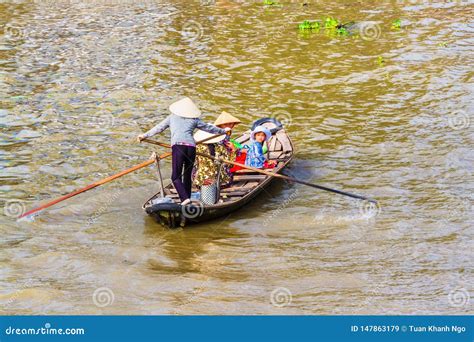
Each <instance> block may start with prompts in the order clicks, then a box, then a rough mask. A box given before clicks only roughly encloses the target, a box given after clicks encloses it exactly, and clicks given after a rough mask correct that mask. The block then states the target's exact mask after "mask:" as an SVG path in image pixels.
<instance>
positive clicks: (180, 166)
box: [171, 145, 196, 202]
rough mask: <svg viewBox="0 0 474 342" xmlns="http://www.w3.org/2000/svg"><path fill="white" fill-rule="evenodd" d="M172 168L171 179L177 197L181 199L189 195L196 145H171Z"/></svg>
mask: <svg viewBox="0 0 474 342" xmlns="http://www.w3.org/2000/svg"><path fill="white" fill-rule="evenodd" d="M171 153H172V154H171V157H172V159H173V161H172V163H173V169H172V171H171V181H172V182H173V185H174V187H175V188H176V191H178V195H179V198H180V200H181V202H182V201H184V200H186V199H188V198H190V197H191V187H192V179H191V175H192V172H193V166H194V159H196V147H194V146H186V145H173V146H172V147H171Z"/></svg>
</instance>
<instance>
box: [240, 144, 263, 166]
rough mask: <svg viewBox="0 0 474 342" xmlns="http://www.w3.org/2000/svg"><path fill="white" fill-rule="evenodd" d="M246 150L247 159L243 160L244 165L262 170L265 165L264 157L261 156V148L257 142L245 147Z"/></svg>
mask: <svg viewBox="0 0 474 342" xmlns="http://www.w3.org/2000/svg"><path fill="white" fill-rule="evenodd" d="M244 148H246V149H247V157H246V158H245V165H248V166H252V167H256V168H259V169H261V168H263V167H264V165H265V160H266V159H265V156H264V155H263V146H262V144H261V143H259V142H258V141H255V140H253V141H252V142H251V143H250V145H245V146H244Z"/></svg>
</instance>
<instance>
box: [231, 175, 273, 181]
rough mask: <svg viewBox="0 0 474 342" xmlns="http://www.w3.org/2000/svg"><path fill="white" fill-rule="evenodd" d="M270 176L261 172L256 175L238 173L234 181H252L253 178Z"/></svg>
mask: <svg viewBox="0 0 474 342" xmlns="http://www.w3.org/2000/svg"><path fill="white" fill-rule="evenodd" d="M267 177H268V176H266V175H259V174H256V175H236V176H234V182H238V181H244V180H245V181H252V180H263V179H265V178H267Z"/></svg>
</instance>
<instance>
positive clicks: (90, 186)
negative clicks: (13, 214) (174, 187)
mask: <svg viewBox="0 0 474 342" xmlns="http://www.w3.org/2000/svg"><path fill="white" fill-rule="evenodd" d="M170 155H171V152H167V153H164V154H162V155H161V156H160V159H163V158H166V157H168V156H170ZM155 160H156V159H149V160H147V161H145V162H143V163H141V164H138V165H135V166H134V167H131V168H129V169H127V170H124V171H122V172H119V173H117V174H115V175H113V176H109V177H107V178H104V179H102V180H100V181H98V182H95V183H92V184H89V185H88V186H86V187H84V188H81V189H78V190H75V191H73V192H71V193H69V194H67V195H64V196H62V197H59V198H57V199H55V200H53V201H51V202H48V203H46V204H43V205H41V206H39V207H37V208H35V209H31V210H30V211H27V212H26V213H24V214H23V215H21V216H20V218H22V217H25V216H29V215H31V214H34V213H36V212H38V211H41V210H43V209H46V208H49V207H51V206H52V205H55V204H57V203H59V202H62V201H64V200H67V199H68V198H71V197H74V196H76V195H79V194H82V193H83V192H86V191H88V190H91V189H94V188H96V187H98V186H100V185H103V184H105V183H108V182H111V181H113V180H114V179H117V178H119V177H122V176H124V175H126V174H128V173H130V172H133V171H136V170H139V169H141V168H144V167H145V166H148V165H150V164H153V163H154V162H155Z"/></svg>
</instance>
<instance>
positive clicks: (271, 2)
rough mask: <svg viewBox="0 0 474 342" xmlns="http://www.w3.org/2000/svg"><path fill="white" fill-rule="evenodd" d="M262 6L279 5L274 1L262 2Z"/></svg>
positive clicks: (265, 0) (266, 0)
mask: <svg viewBox="0 0 474 342" xmlns="http://www.w3.org/2000/svg"><path fill="white" fill-rule="evenodd" d="M263 4H264V5H267V6H277V5H280V3H279V2H278V1H274V0H264V1H263Z"/></svg>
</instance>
